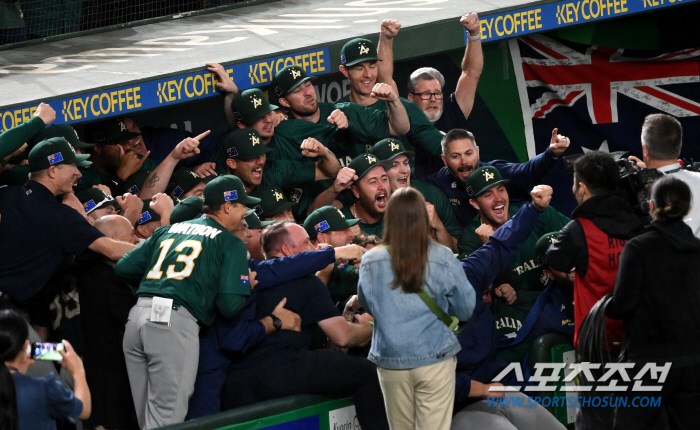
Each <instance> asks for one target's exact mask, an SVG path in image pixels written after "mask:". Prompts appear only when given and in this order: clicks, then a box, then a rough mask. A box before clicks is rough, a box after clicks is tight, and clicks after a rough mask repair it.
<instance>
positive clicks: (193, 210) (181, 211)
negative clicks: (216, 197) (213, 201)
mask: <svg viewBox="0 0 700 430" xmlns="http://www.w3.org/2000/svg"><path fill="white" fill-rule="evenodd" d="M203 205H204V200H202V198H201V197H197V196H192V197H187V198H186V199H183V200H180V203H178V204H176V205H175V207H174V208H173V211H172V212H170V224H176V223H178V222H185V221H190V220H193V219H197V218H200V217H201V216H202V206H203Z"/></svg>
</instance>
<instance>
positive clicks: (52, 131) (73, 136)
mask: <svg viewBox="0 0 700 430" xmlns="http://www.w3.org/2000/svg"><path fill="white" fill-rule="evenodd" d="M52 137H62V138H64V139H66V140H67V141H68V143H70V144H71V146H73V148H90V147H92V146H95V145H94V144H92V143H85V142H83V141H81V140H80V139H78V132H77V131H75V129H74V128H73V127H71V126H70V125H68V124H53V125H52V126H50V127H47V128H45V129H43V130H41V131H40V132H39V133H37V135H36V136H34V138H33V139H32V140H33V142H35V143H38V142H41V141H42V140H44V139H50V138H52Z"/></svg>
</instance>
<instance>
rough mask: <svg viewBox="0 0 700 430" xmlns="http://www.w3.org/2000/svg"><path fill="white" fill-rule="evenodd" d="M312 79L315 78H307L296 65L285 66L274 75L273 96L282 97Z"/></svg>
mask: <svg viewBox="0 0 700 430" xmlns="http://www.w3.org/2000/svg"><path fill="white" fill-rule="evenodd" d="M313 79H316V76H309V75H308V74H306V71H305V70H304V69H303V68H301V67H299V66H297V65H293V66H287V67H285V68H284V69H282V70H280V71H279V72H277V74H276V75H275V81H274V82H275V83H274V85H275V86H274V88H275V94H276V95H277V97H284V96H285V95H286V94H289V93H290V92H292V91H293V90H294V89H295V88H296V87H298V86H299V85H301V84H302V83H304V82H306V81H309V80H313Z"/></svg>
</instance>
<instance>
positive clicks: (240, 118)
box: [233, 112, 243, 121]
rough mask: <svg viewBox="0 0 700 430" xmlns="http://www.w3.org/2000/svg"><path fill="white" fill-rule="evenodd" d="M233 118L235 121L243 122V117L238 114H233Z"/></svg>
mask: <svg viewBox="0 0 700 430" xmlns="http://www.w3.org/2000/svg"><path fill="white" fill-rule="evenodd" d="M233 116H235V117H236V121H243V115H241V113H240V112H234V113H233Z"/></svg>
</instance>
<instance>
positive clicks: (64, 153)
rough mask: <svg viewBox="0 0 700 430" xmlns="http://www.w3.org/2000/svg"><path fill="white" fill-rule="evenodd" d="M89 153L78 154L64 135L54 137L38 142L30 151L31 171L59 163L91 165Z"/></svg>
mask: <svg viewBox="0 0 700 430" xmlns="http://www.w3.org/2000/svg"><path fill="white" fill-rule="evenodd" d="M89 157H90V155H88V154H76V153H75V149H73V147H72V146H71V145H70V143H68V141H67V140H66V139H64V138H62V137H52V138H50V139H46V140H42V141H41V142H39V143H37V144H36V146H35V147H34V148H32V150H31V151H29V156H28V157H27V158H28V159H29V171H30V172H38V171H40V170H44V169H48V168H49V167H51V166H56V165H58V164H75V165H76V166H89V165H91V164H92V161H87V159H88V158H89Z"/></svg>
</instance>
